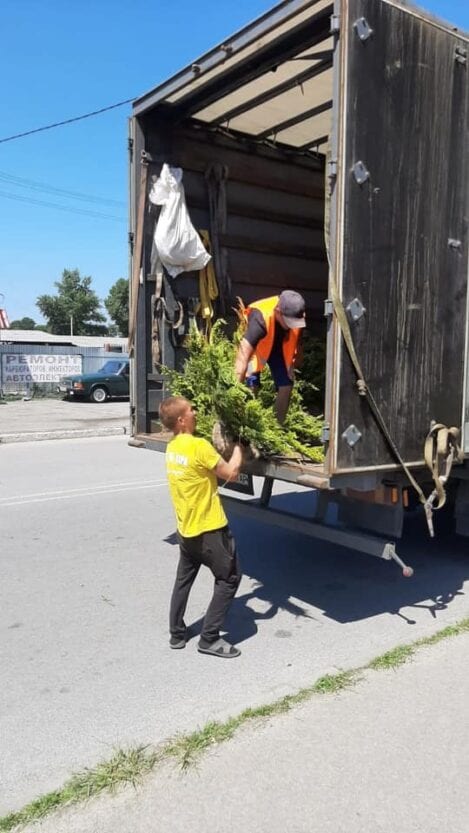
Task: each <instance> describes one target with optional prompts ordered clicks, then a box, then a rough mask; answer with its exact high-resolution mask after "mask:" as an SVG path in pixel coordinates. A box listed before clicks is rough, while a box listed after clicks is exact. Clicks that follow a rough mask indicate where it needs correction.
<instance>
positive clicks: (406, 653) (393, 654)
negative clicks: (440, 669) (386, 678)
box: [367, 645, 415, 671]
mask: <svg viewBox="0 0 469 833" xmlns="http://www.w3.org/2000/svg"><path fill="white" fill-rule="evenodd" d="M414 653H415V646H414V645H398V646H397V648H393V649H392V650H391V651H386V653H385V654H382V655H381V656H380V657H376V658H375V659H372V660H371V662H370V663H369V664H368V665H367V668H371V670H372V671H383V670H387V669H388V668H397V667H398V666H399V665H404V663H405V662H407V660H408V659H410V657H411V656H413V654H414Z"/></svg>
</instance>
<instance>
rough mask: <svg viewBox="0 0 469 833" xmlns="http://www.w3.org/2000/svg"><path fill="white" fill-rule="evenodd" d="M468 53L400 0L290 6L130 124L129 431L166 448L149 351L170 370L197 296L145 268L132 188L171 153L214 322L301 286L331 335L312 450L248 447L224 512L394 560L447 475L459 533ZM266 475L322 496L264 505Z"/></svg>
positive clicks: (142, 189)
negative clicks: (202, 261)
mask: <svg viewBox="0 0 469 833" xmlns="http://www.w3.org/2000/svg"><path fill="white" fill-rule="evenodd" d="M467 53H468V36H467V34H465V33H464V32H462V31H458V30H457V29H456V28H455V27H454V26H452V25H450V24H448V23H445V22H443V21H440V20H438V19H436V18H434V17H433V16H431V15H429V14H428V13H426V12H425V11H423V10H421V9H419V8H417V7H414V6H412V5H410V4H407V3H404V2H402V1H401V0H334V2H331V0H284V2H281V3H279V4H278V5H277V6H275V7H274V8H273V9H272V10H270V11H269V12H267V13H266V14H264V15H263V16H262V17H260V18H259V19H258V20H255V21H254V22H253V23H250V24H249V25H247V26H246V27H245V28H243V29H242V30H241V31H239V32H237V33H236V34H234V35H233V36H231V37H229V38H226V40H225V41H224V42H223V43H221V44H219V45H218V46H216V47H214V48H213V49H212V50H210V51H209V52H207V53H206V54H205V55H203V56H202V57H201V58H199V59H197V60H196V61H195V62H194V63H193V64H191V65H190V66H188V67H186V68H185V69H183V70H181V71H180V72H179V73H177V74H176V75H175V76H174V77H173V78H171V79H169V80H168V81H166V82H165V83H163V84H161V85H159V86H158V87H156V88H155V89H154V90H151V91H150V92H149V93H147V94H146V95H144V96H142V97H141V98H140V99H138V100H137V101H136V102H135V103H134V106H133V115H132V119H131V122H130V139H129V150H130V158H131V169H130V190H131V211H130V216H131V231H130V241H131V264H130V269H131V298H130V304H131V333H130V337H131V341H132V350H133V362H132V365H133V372H132V385H131V389H132V395H131V419H132V435H133V439H132V441H131V442H133V444H135V445H139V446H145V447H148V448H160V449H161V448H162V447H164V443H165V437H164V435H162V434H161V433H159V431H158V423H157V420H158V408H159V404H160V402H161V399H162V397H163V396H164V379H163V377H162V376H161V372H160V362H163V363H164V364H165V365H166V366H169V367H179V366H181V363H182V362H183V358H184V348H183V341H184V336H185V334H186V333H187V331H188V327H189V325H190V321H191V320H192V319H193V317H194V314H195V310H196V308H197V306H198V303H199V301H200V298H199V283H198V275H197V274H195V273H183V274H182V275H180V276H178V277H177V278H175V279H172V278H170V277H169V276H168V275H167V274H164V273H163V274H161V272H159V270H158V268H157V265H156V261H157V255H156V252H155V247H154V244H153V233H154V228H155V222H156V219H157V209H156V208H155V207H154V206H151V205H150V204H149V202H148V199H147V197H148V192H149V189H150V186H151V182H152V179H153V178H155V177H157V176H158V175H159V172H160V170H161V167H162V165H163V163H165V162H166V163H168V164H170V165H174V166H178V167H181V168H182V169H183V171H184V179H183V182H184V187H185V194H186V201H187V205H188V208H189V211H190V215H191V218H192V221H193V223H194V225H195V226H196V227H197V229H205V230H208V232H209V236H210V242H211V250H212V255H213V262H214V266H215V271H216V276H217V281H218V287H219V299H218V302H217V303H218V307H217V311H218V314H219V315H220V316H222V317H224V318H225V319H228V320H229V318H230V315H232V314H233V313H232V308H233V306H234V305H235V299H236V297H237V296H240V297H241V298H242V299H243V301H244V303H246V304H248V303H249V302H251V301H253V300H255V299H258V298H262V297H267V296H269V295H274V294H277V293H279V292H280V291H281V290H282V289H285V288H288V289H295V290H297V291H299V292H301V293H302V294H303V296H304V297H305V299H306V304H307V320H308V329H309V331H310V332H311V333H313V334H314V335H316V336H317V337H318V338H322V339H324V342H325V345H326V349H325V391H324V418H325V424H324V432H323V441H324V450H325V459H324V464H321V465H317V464H312V463H307V462H288V461H285V460H276V459H271V460H262V461H257V462H255V463H253V464H251V465H250V466H249V467H247V469H246V471H245V473H244V475H245V477H244V479H245V481H246V483H247V488H249V487H250V484H249V478H250V476H251V475H252V474H255V475H260V476H263V477H264V478H265V482H264V488H263V491H262V496H261V501H260V503H259V502H252V501H249V502H246V501H242V502H241V501H238V503H237V504H233V506H232V508H233V509H234V510H236V511H239V512H243V513H244V512H250V513H254V512H256V513H257V515H258V517H259V518H262V519H263V520H264V519H269V520H270V522H272V523H278V524H283V525H289V524H292V523H293V525H295V524H296V526H295V528H297V529H298V528H299V527H298V523H299V524H300V525H301V527H302V528H303V529H304V531H305V532H306V533H310V534H313V535H316V536H319V537H323V538H324V537H325V538H327V539H328V540H335V541H337V542H338V543H341V544H347V545H348V546H351V547H355V548H357V549H361V550H364V551H367V552H371V553H372V554H375V555H379V556H381V557H384V558H394V559H396V560H397V561H398V562H399V563H401V565H402V562H400V559H399V557H398V556H397V555H396V551H395V546H394V540H390V539H395V538H398V537H400V535H401V533H402V526H403V517H404V512H405V509H406V506H407V504H408V502H409V500H410V495H411V494H412V493H413V491H414V490H415V491H416V492H417V493H419V499H420V501H421V502H423V501H424V499H425V501H426V507H425V509H426V514H427V519H428V523H429V527H430V531H432V515H433V509H434V508H435V506H437V505H438V503H442V502H443V500H444V497H443V496H442V494H443V490H444V489H445V488H446V487H447V486H448V485H449V490H450V500H449V503H450V504H451V507H452V509H453V510H454V512H455V517H456V525H457V531H458V532H459V533H461V534H466V535H469V467H468V466H467V462H466V459H467V457H468V456H469V361H468V356H469V350H468V329H469V328H468V320H469V318H468V303H467V296H468V215H469V212H468V201H469V187H468V147H469V143H468V114H469V92H468V91H469V83H468V72H469V66H468V54H467ZM162 299H163V301H162ZM440 426H441V427H440ZM448 428H449V429H454V430H450V432H449V433H448V431H447V429H448ZM431 432H433V433H431ZM426 440H427V446H426V449H427V459H425V443H426ZM427 464H429V466H428V465H427ZM451 464H453V465H452V468H451ZM429 467H430V470H429ZM450 469H451V477H450V478H449V479H448V475H449V473H450ZM275 479H280V480H287V481H290V482H293V483H297V484H300V485H302V486H310V487H312V488H314V489H317V490H319V493H320V499H319V500H318V501H317V511H316V514H315V516H314V518H313V519H312V520H310V521H304V522H303V521H300V520H299V519H295V518H293V520H292V518H291V516H288V517H283V516H282V513H278V512H276V513H274V512H272V510H269V508H268V503H269V499H270V493H271V488H272V482H273V480H275ZM419 490H420V491H419ZM330 501H334V502H336V503H337V504H338V507H339V510H338V511H339V521H340V525H339V526H336V527H334V528H331V527H328V526H325V525H324V524H323V523H322V520H323V518H324V513H325V510H326V508H327V505H328V503H329V502H330ZM231 502H232V503H233V500H231ZM402 566H404V565H402ZM408 572H410V571H408Z"/></svg>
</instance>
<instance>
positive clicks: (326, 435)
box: [321, 422, 331, 445]
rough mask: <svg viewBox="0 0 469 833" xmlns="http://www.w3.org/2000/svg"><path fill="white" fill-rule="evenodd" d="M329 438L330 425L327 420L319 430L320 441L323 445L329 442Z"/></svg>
mask: <svg viewBox="0 0 469 833" xmlns="http://www.w3.org/2000/svg"><path fill="white" fill-rule="evenodd" d="M330 438H331V427H330V425H329V423H328V422H325V423H324V425H323V426H322V431H321V442H322V443H323V445H325V444H326V443H328V442H329V440H330Z"/></svg>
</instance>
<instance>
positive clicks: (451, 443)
mask: <svg viewBox="0 0 469 833" xmlns="http://www.w3.org/2000/svg"><path fill="white" fill-rule="evenodd" d="M459 435H460V432H459V429H458V428H455V427H452V428H448V427H447V426H446V425H443V423H442V422H438V423H435V425H433V427H432V428H431V430H430V431H429V433H428V435H427V438H426V440H425V463H426V465H427V466H428V468H429V470H430V471H431V474H432V478H433V482H434V484H435V490H434V492H433V495H432V496H431V499H432V503H434V501H435V500H438V503H437V505H436V506H433V509H441V508H442V506H444V505H445V503H446V490H445V484H446V482H447V480H448V477H449V475H450V473H451V469H452V466H453V463H454V461H455V460H457V461H458V462H461V461H462V459H463V456H464V455H463V453H462V450H461V448H460V446H459Z"/></svg>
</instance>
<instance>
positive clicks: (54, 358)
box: [0, 344, 128, 396]
mask: <svg viewBox="0 0 469 833" xmlns="http://www.w3.org/2000/svg"><path fill="white" fill-rule="evenodd" d="M41 357H42V358H41ZM127 357H128V354H127V353H121V352H115V351H109V350H106V349H105V348H104V347H72V346H71V345H68V344H65V345H56V346H51V345H43V344H0V395H2V396H5V395H12V396H13V395H21V396H31V395H35V394H36V395H37V394H39V395H47V394H50V393H55V392H56V391H57V389H58V384H59V380H60V378H61V377H63V376H67V375H72V374H75V373H95V372H96V371H97V370H99V369H100V367H102V365H103V364H104V362H105V361H107V360H108V359H125V358H127Z"/></svg>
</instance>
